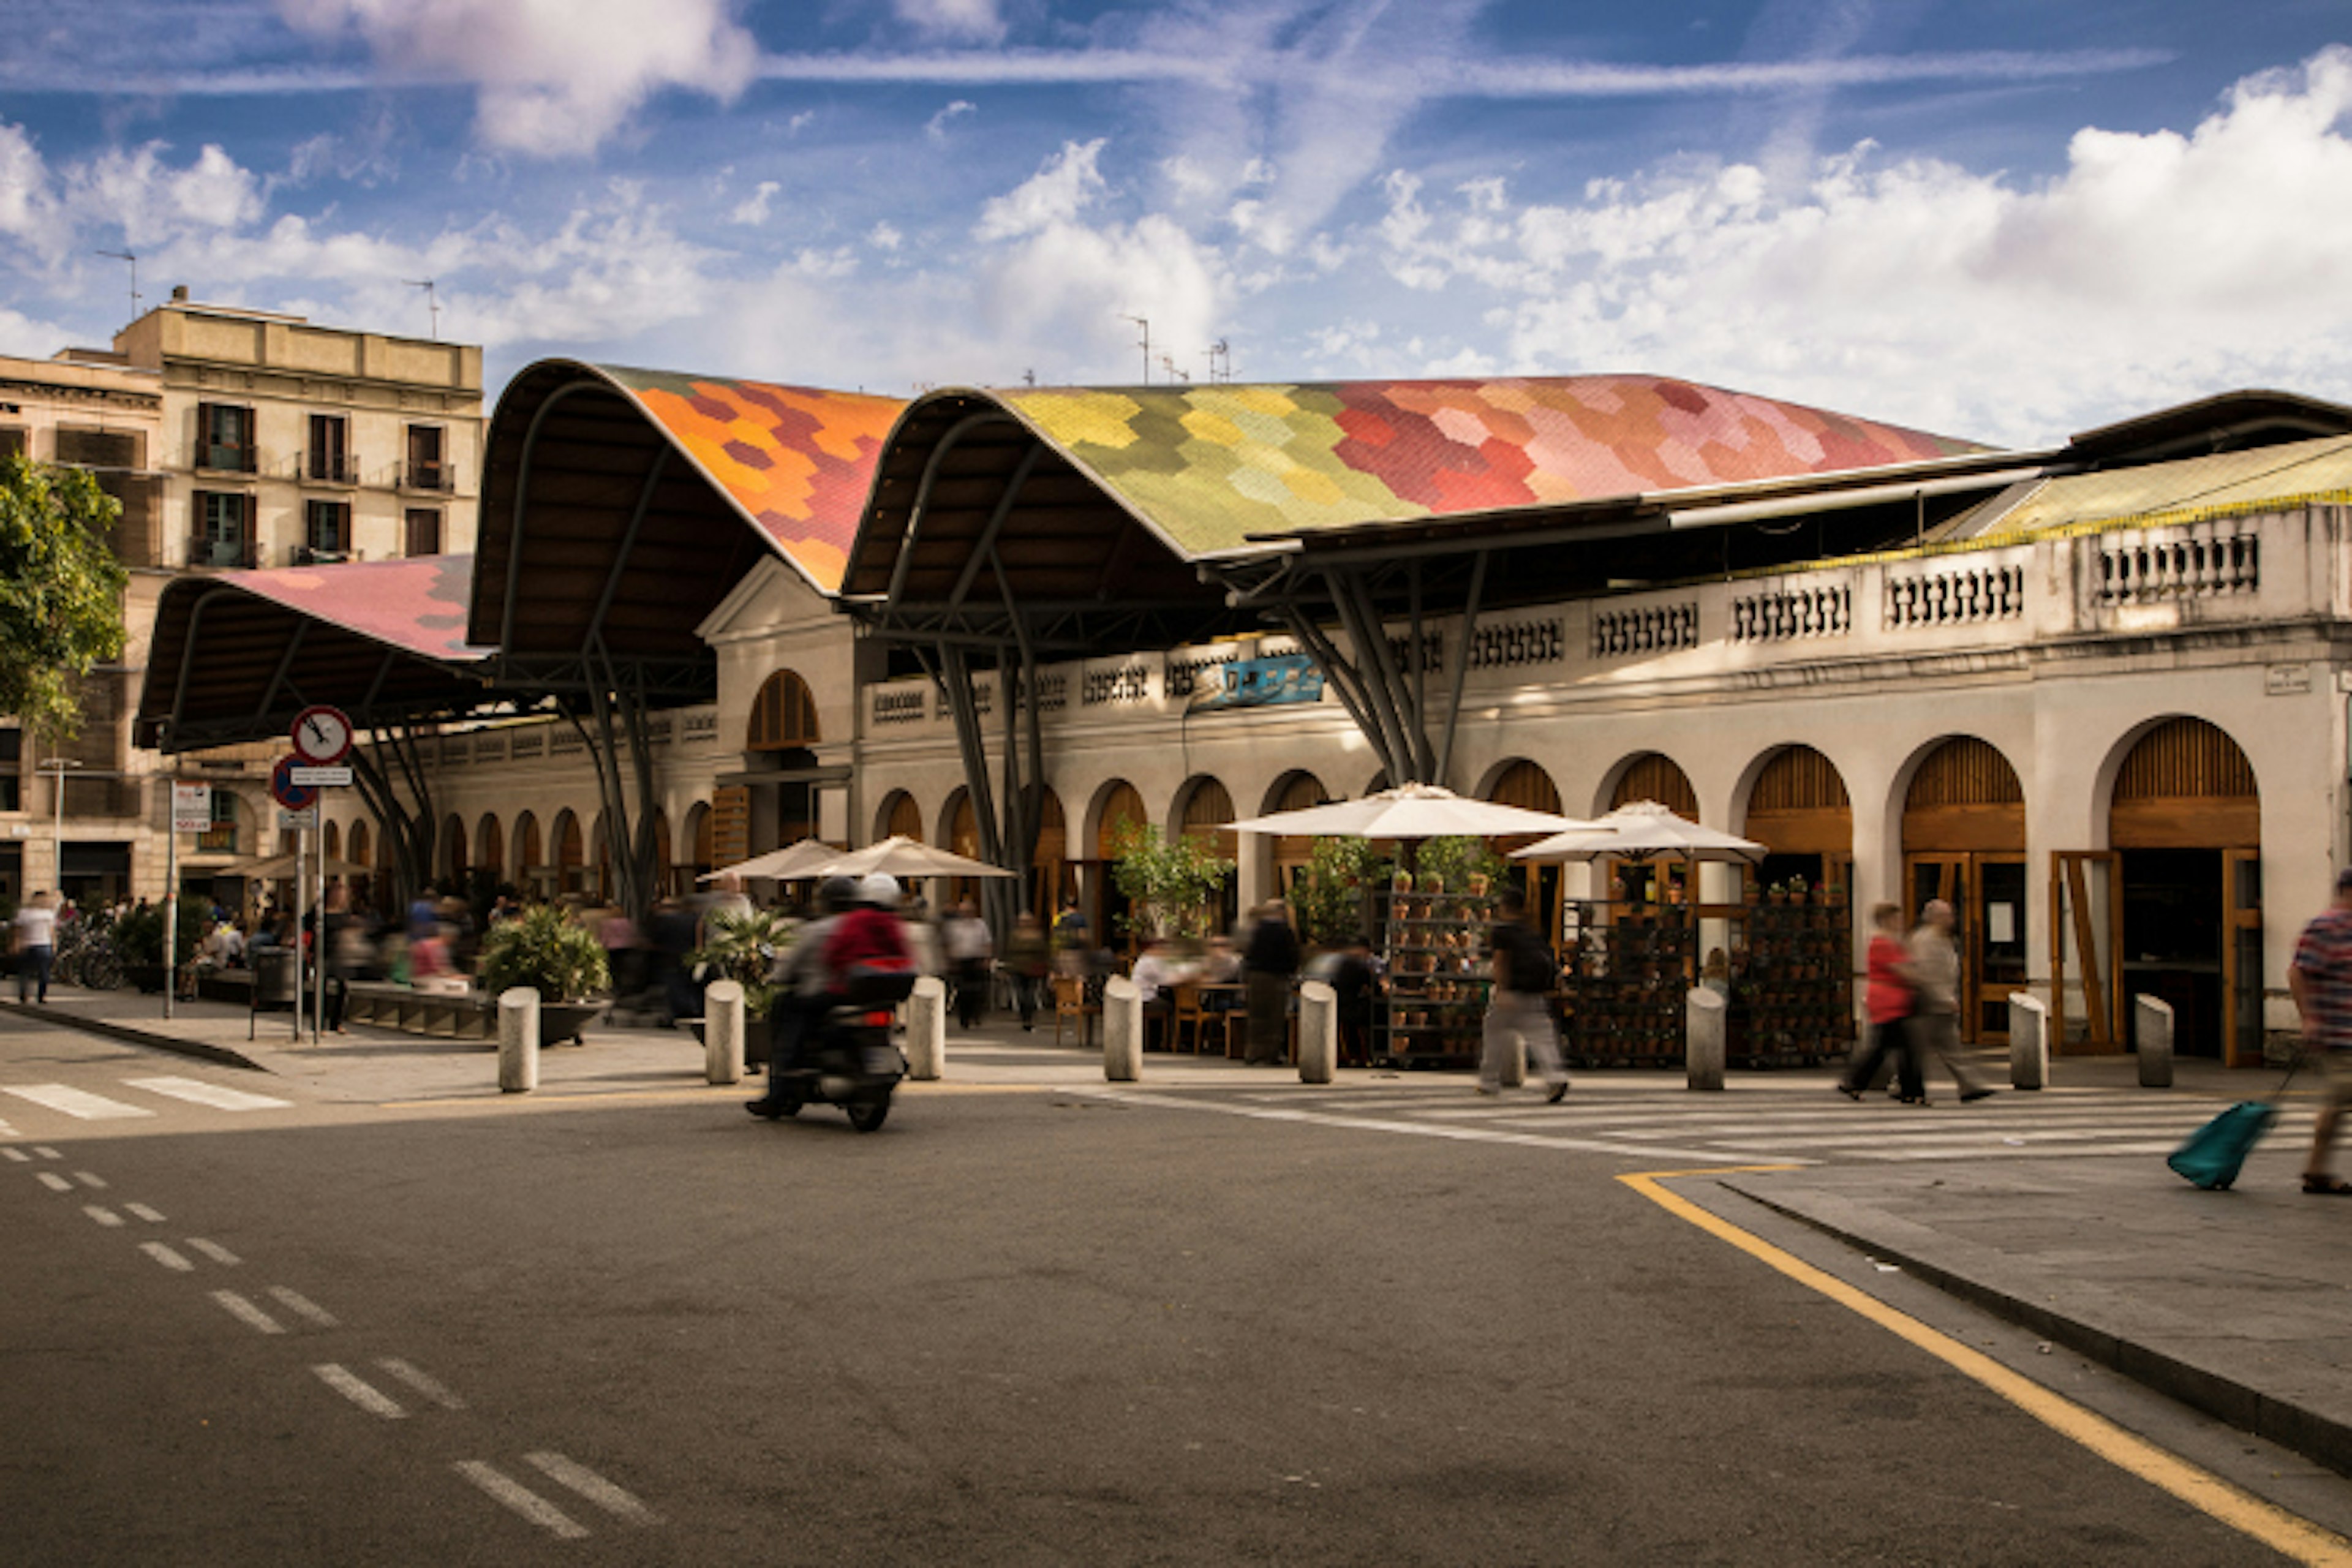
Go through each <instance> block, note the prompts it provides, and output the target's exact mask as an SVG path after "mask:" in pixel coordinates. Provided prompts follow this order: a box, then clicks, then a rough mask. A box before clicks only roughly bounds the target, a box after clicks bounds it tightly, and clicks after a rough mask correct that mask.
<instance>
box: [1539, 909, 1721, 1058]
mask: <svg viewBox="0 0 2352 1568" xmlns="http://www.w3.org/2000/svg"><path fill="white" fill-rule="evenodd" d="M1560 947H1561V950H1562V951H1561V955H1560V956H1561V964H1560V972H1561V981H1560V983H1561V984H1562V986H1563V987H1564V988H1565V989H1566V992H1567V996H1568V1001H1567V1006H1566V1008H1565V1012H1566V1015H1567V1017H1566V1022H1567V1027H1566V1029H1564V1030H1563V1031H1562V1035H1561V1039H1560V1048H1561V1050H1562V1052H1563V1053H1564V1054H1565V1055H1566V1056H1567V1057H1568V1058H1569V1059H1570V1062H1571V1063H1573V1064H1575V1065H1577V1066H1580V1067H1661V1068H1671V1067H1678V1066H1680V1065H1681V1063H1682V1059H1683V1026H1684V999H1685V994H1687V993H1688V992H1689V990H1690V987H1691V984H1692V983H1693V980H1694V978H1695V977H1696V973H1697V953H1698V929H1697V925H1696V921H1693V920H1692V919H1691V911H1690V910H1688V909H1686V908H1685V907H1684V906H1682V905H1679V904H1612V903H1607V902H1601V901H1586V900H1570V903H1569V904H1568V906H1567V908H1566V910H1565V911H1564V914H1563V917H1562V924H1561V939H1560Z"/></svg>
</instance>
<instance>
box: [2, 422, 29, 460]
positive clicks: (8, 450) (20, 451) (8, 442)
mask: <svg viewBox="0 0 2352 1568" xmlns="http://www.w3.org/2000/svg"><path fill="white" fill-rule="evenodd" d="M24 456H26V448H25V427H24V426H21V425H0V458H21V457H24Z"/></svg>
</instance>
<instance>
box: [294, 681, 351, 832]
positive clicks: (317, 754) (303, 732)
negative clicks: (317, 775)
mask: <svg viewBox="0 0 2352 1568" xmlns="http://www.w3.org/2000/svg"><path fill="white" fill-rule="evenodd" d="M291 738H292V740H293V742H294V750H295V751H296V752H299V754H300V756H301V758H302V760H303V761H304V762H306V763H310V764H311V765H312V766H314V767H324V766H326V765H327V764H328V763H340V762H341V761H342V760H343V757H344V754H345V753H346V752H349V751H350V750H351V749H352V721H351V719H350V717H349V715H347V714H345V713H344V711H343V710H341V709H340V708H330V707H327V706H326V705H325V704H323V703H321V704H318V705H315V706H312V707H309V708H305V709H303V710H302V711H300V712H299V713H297V714H295V715H294V728H293V731H291ZM297 809H299V808H297Z"/></svg>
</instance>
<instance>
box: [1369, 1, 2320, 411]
mask: <svg viewBox="0 0 2352 1568" xmlns="http://www.w3.org/2000/svg"><path fill="white" fill-rule="evenodd" d="M2348 118H2352V48H2346V47H2331V48H2329V49H2327V50H2326V51H2323V52H2322V53H2321V54H2319V55H2317V56H2315V57H2314V58H2312V59H2311V60H2309V61H2307V62H2306V63H2305V65H2304V66H2303V67H2301V68H2297V69H2294V70H2290V71H2274V72H2268V73H2264V74H2263V75H2261V76H2257V77H2252V78H2249V79H2246V80H2244V81H2242V82H2241V83H2239V84H2238V85H2237V87H2236V88H2235V89H2232V91H2231V93H2230V94H2229V95H2228V97H2227V99H2226V100H2225V101H2224V102H2223V103H2222V105H2221V107H2220V108H2219V109H2218V110H2216V111H2215V112H2213V113H2212V114H2210V116H2208V117H2207V118H2206V119H2205V120H2204V121H2202V122H2201V123H2200V124H2199V125H2197V126H2196V127H2195V129H2194V130H2193V131H2192V132H2189V133H2188V134H2185V135H2184V134H2180V133H2177V132H2168V131H2159V132H2147V133H2137V132H2110V131H2102V130H2096V129H2092V130H2084V131H2083V132H2078V133H2077V134H2076V135H2075V136H2074V139H2073V141H2072V142H2071V144H2070V146H2069V148H2068V162H2067V166H2066V168H2065V169H2064V171H2063V173H2061V174H2057V175H2055V176H2053V177H2052V178H2050V179H2048V180H2046V181H2043V182H2041V183H2039V184H2032V185H2030V186H2021V185H2020V184H2017V183H2014V182H2012V181H2011V180H2009V179H2007V178H2005V177H2004V176H2002V175H2000V174H1977V173H1974V172H1971V171H1969V170H1966V169H1962V168H1958V167H1956V166H1954V165H1951V164H1949V163H1938V162H1934V161H1929V160H1921V159H1912V160H1896V161H1893V162H1885V161H1882V159H1881V158H1880V157H1879V155H1878V153H1877V152H1876V150H1875V149H1874V148H1872V147H1870V146H1869V145H1868V144H1866V143H1865V144H1864V145H1863V146H1861V147H1858V148H1856V149H1855V150H1853V152H1851V153H1846V154H1843V155H1841V156H1838V157H1833V158H1826V159H1817V160H1814V161H1813V163H1812V165H1811V171H1810V177H1809V179H1808V180H1807V181H1806V182H1805V183H1803V184H1802V185H1801V187H1800V188H1797V189H1794V190H1790V191H1788V192H1787V193H1786V194H1785V195H1783V194H1780V193H1778V192H1777V191H1776V190H1775V189H1774V188H1773V187H1771V186H1770V185H1769V184H1768V182H1767V180H1766V179H1765V177H1764V175H1763V174H1762V172H1761V171H1760V170H1759V169H1758V168H1756V167H1754V166H1750V165H1743V164H1733V165H1729V166H1720V167H1703V166H1688V165H1684V166H1676V167H1670V168H1665V169H1661V170H1658V171H1654V172H1653V173H1651V174H1647V175H1644V176H1641V177H1638V178H1633V179H1625V180H1603V181H1596V182H1594V183H1593V184H1591V185H1589V186H1588V187H1587V188H1586V190H1585V192H1584V193H1583V199H1581V200H1580V201H1577V202H1574V203H1568V204H1553V203H1538V204H1535V205H1527V206H1523V207H1519V208H1517V210H1516V212H1513V211H1510V210H1508V209H1507V206H1505V205H1501V203H1502V201H1503V199H1504V198H1503V197H1502V193H1501V189H1500V187H1497V186H1489V185H1486V184H1476V185H1475V186H1474V187H1472V188H1471V189H1470V190H1469V191H1468V192H1467V193H1466V194H1462V195H1460V199H1458V200H1456V201H1454V202H1453V203H1451V204H1449V205H1447V206H1445V207H1444V209H1443V210H1441V211H1435V212H1433V211H1432V210H1431V209H1430V206H1429V205H1428V203H1427V199H1426V197H1425V196H1424V194H1423V189H1422V183H1421V182H1420V181H1419V180H1418V179H1417V178H1415V177H1414V176H1412V175H1411V174H1402V173H1400V174H1393V175H1391V177H1390V179H1389V180H1388V182H1387V186H1386V196H1387V211H1386V214H1385V216H1383V217H1382V219H1381V222H1380V223H1379V225H1378V239H1379V244H1380V247H1381V253H1382V263H1383V265H1384V266H1385V267H1386V268H1387V269H1388V270H1389V272H1390V274H1391V276H1392V277H1394V278H1395V279H1398V280H1399V281H1401V282H1402V283H1405V284H1406V285H1407V286H1409V287H1411V288H1413V289H1425V290H1435V289H1443V290H1444V291H1445V296H1446V298H1447V300H1448V303H1449V305H1450V306H1452V307H1453V308H1454V310H1460V309H1461V308H1462V307H1463V306H1464V305H1465V304H1466V303H1467V302H1468V300H1467V298H1466V297H1465V295H1464V294H1463V292H1462V291H1463V290H1465V289H1489V290H1492V291H1493V297H1494V298H1495V299H1496V302H1497V305H1498V306H1499V308H1500V309H1502V310H1504V311H1505V320H1506V321H1507V327H1506V328H1505V330H1504V331H1503V332H1502V333H1501V342H1500V358H1501V359H1502V360H1503V361H1504V362H1506V363H1510V364H1512V365H1514V366H1516V367H1517V368H1521V369H1525V370H1530V371H1541V372H1550V373H1565V372H1572V371H1597V370H1611V369H1620V370H1630V369H1649V370H1660V371H1670V372H1673V373H1675V374H1685V375H1691V376H1695V377H1698V378H1701V379H1706V380H1713V381H1717V382H1721V383H1724V384H1729V385H1733V386H1738V387H1743V388H1747V389H1751V390H1756V391H1759V392H1770V393H1775V394H1779V395H1789V396H1796V397H1801V398H1807V399H1811V400H1813V401H1817V402H1822V403H1825V404H1828V405H1832V406H1840V407H1845V408H1850V409H1853V410H1855V411H1857V412H1864V413H1870V414H1874V415H1877V416H1883V417H1889V418H1897V419H1907V420H1909V421H1910V422H1912V423H1915V424H1918V425H1922V426H1927V427H1928V428H1933V429H1938V430H1942V431H1946V432H1948V433H1950V434H1955V435H1962V436H1977V437H1983V438H1989V439H1998V440H2009V441H2017V442H2039V441H2043V440H2048V439H2051V438H2053V437H2058V436H2063V434H2065V433H2066V432H2067V431H2068V430H2070V429H2074V428H2077V427H2080V426H2083V425H2084V424H2087V423H2091V422H2094V421H2095V419H2097V418H2102V417H2105V416H2109V415H2111V414H2112V413H2115V412H2116V411H2118V409H2119V408H2120V409H2130V408H2135V407H2147V406H2150V405H2157V404H2160V403H2162V402H2164V401H2167V400H2169V399H2172V398H2175V397H2186V396H2191V395H2199V394H2201V393H2205V392H2210V391H2214V390H2218V389H2220V388H2221V387H2224V386H2228V385H2231V384H2243V383H2248V382H2269V383H2284V384H2289V385H2294V386H2296V387H2298V388H2299V389H2303V390H2308V391H2314V392H2318V393H2320V394H2322V395H2334V396H2337V397H2345V396H2352V139H2347V135H2346V134H2345V130H2346V125H2347V119H2348Z"/></svg>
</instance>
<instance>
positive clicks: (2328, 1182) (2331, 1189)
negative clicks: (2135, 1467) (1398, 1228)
mask: <svg viewBox="0 0 2352 1568" xmlns="http://www.w3.org/2000/svg"><path fill="white" fill-rule="evenodd" d="M18 984H19V985H20V986H21V984H22V982H21V980H20V981H19V983H18ZM2286 984H2287V990H2288V991H2289V992H2290V993H2291V994H2293V995H2294V1007H2295V1012H2296V1013H2297V1014H2298V1015H2300V1016H2302V1019H2303V1048H2304V1050H2305V1052H2306V1053H2307V1054H2309V1055H2311V1056H2315V1057H2316V1058H2319V1065H2320V1068H2321V1069H2322V1070H2323V1071H2324V1072H2325V1073H2326V1077H2327V1089H2326V1094H2325V1095H2323V1096H2322V1097H2321V1100H2320V1102H2319V1111H2318V1114H2317V1115H2315V1117H2314V1118H2313V1119H2312V1123H2311V1158H2310V1160H2309V1161H2308V1162H2306V1163H2305V1165H2304V1167H2303V1190H2304V1191H2305V1192H2306V1193H2328V1194H2337V1195H2342V1194H2352V1182H2346V1181H2344V1180H2343V1179H2342V1178H2340V1177H2338V1176H2336V1174H2335V1173H2333V1172H2331V1171H2330V1170H2329V1169H2328V1165H2329V1163H2331V1155H2332V1152H2333V1151H2334V1147H2335V1143H2336V1123H2337V1122H2339V1121H2342V1120H2343V1117H2344V1108H2345V1107H2346V1106H2347V1105H2352V867H2347V868H2345V869H2344V870H2341V871H2338V872H2336V901H2335V902H2334V903H2332V904H2330V905H2328V906H2327V908H2326V909H2324V910H2320V911H2319V913H2318V915H2317V916H2316V917H2315V919H2314V920H2313V921H2312V922H2311V923H2310V924H2309V925H2307V926H2305V927H2304V928H2303V935H2302V936H2301V937H2299V938H2298V939H2296V942H2295V944H2294V962H2293V963H2289V964H2288V966H2287V972H2286ZM20 994H21V993H20Z"/></svg>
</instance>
